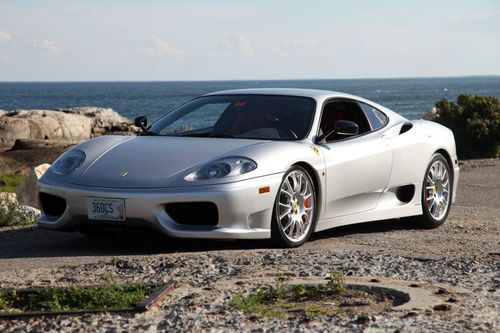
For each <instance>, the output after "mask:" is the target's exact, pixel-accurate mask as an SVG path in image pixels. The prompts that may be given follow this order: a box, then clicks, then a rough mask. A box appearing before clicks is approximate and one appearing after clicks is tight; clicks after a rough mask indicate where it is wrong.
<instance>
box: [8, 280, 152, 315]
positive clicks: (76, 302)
mask: <svg viewBox="0 0 500 333" xmlns="http://www.w3.org/2000/svg"><path fill="white" fill-rule="evenodd" d="M152 288H153V287H150V286H144V285H118V284H117V283H116V282H114V281H113V280H107V281H106V283H105V285H104V286H99V287H69V288H61V289H59V288H48V289H41V290H34V291H20V292H16V291H1V292H0V311H72V310H91V309H113V308H128V307H131V306H133V305H135V304H136V303H138V302H140V301H141V300H143V299H144V298H145V296H146V295H148V294H149V293H150V292H151V291H152Z"/></svg>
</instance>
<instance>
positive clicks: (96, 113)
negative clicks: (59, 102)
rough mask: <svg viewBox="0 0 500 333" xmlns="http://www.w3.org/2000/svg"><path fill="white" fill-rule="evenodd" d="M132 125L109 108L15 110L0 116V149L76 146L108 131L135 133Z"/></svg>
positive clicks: (136, 129)
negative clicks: (19, 143) (22, 143)
mask: <svg viewBox="0 0 500 333" xmlns="http://www.w3.org/2000/svg"><path fill="white" fill-rule="evenodd" d="M138 131H139V129H138V128H137V127H135V126H134V125H133V123H132V122H131V121H130V120H128V119H127V118H125V117H122V116H120V115H119V114H118V113H117V112H115V111H113V110H112V109H108V108H98V107H78V108H72V109H61V110H16V111H12V112H7V113H0V146H10V147H11V146H12V145H13V144H14V142H15V141H16V140H17V139H21V140H59V141H67V142H69V143H75V142H78V141H81V140H86V139H90V138H91V137H93V136H97V135H102V134H106V133H108V132H113V133H117V132H118V133H120V134H135V133H137V132H138Z"/></svg>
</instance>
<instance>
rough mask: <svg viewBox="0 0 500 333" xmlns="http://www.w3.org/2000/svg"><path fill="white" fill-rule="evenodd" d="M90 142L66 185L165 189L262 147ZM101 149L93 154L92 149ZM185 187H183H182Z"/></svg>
mask: <svg viewBox="0 0 500 333" xmlns="http://www.w3.org/2000/svg"><path fill="white" fill-rule="evenodd" d="M92 141H93V140H90V141H88V142H86V144H85V145H84V146H82V147H79V148H80V149H82V150H83V151H85V153H86V154H87V157H89V155H94V157H93V158H92V156H90V157H91V158H90V161H86V163H85V164H86V165H85V167H83V168H81V169H82V170H81V172H79V173H80V174H78V173H75V174H74V175H72V176H71V177H69V178H68V179H66V181H67V182H70V183H74V184H81V185H88V186H100V187H122V188H132V187H168V186H175V185H176V184H177V186H178V184H179V180H181V179H183V177H184V176H186V175H187V174H188V173H189V172H191V171H192V170H194V169H196V168H197V167H199V166H201V165H203V164H204V163H206V162H209V161H211V160H214V159H217V158H219V157H221V156H224V155H233V154H237V152H238V150H241V149H243V148H246V147H249V146H253V145H257V144H263V143H265V141H261V140H244V139H227V138H224V139H221V138H191V137H165V136H138V137H132V138H128V139H122V140H119V139H118V140H115V141H114V142H113V143H112V144H111V146H110V145H109V144H106V142H103V143H100V142H99V141H97V142H95V143H94V144H92ZM96 145H97V146H100V147H101V150H102V151H101V152H100V153H96V152H95V151H94V150H95V148H96V147H95V146H96ZM185 185H186V184H185Z"/></svg>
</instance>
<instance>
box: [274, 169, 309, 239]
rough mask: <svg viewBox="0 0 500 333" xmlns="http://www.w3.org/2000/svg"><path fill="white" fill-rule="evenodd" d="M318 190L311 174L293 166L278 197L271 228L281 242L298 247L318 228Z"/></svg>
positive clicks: (282, 184)
mask: <svg viewBox="0 0 500 333" xmlns="http://www.w3.org/2000/svg"><path fill="white" fill-rule="evenodd" d="M315 214H316V190H315V188H314V183H313V181H312V179H311V176H310V175H309V173H308V172H307V171H306V170H305V169H304V168H302V167H300V166H293V167H292V168H290V169H289V170H288V171H287V173H286V174H285V176H284V177H283V181H282V182H281V185H280V189H279V192H278V194H277V197H276V202H275V207H274V216H273V222H272V227H271V236H272V238H273V239H274V240H275V241H276V242H277V243H279V244H280V245H284V246H288V247H295V246H299V245H301V244H303V243H305V242H306V241H307V239H308V238H309V236H310V235H311V233H312V232H313V231H314V223H315Z"/></svg>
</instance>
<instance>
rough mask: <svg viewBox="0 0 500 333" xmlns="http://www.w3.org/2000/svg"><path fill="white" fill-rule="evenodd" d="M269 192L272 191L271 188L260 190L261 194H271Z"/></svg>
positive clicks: (266, 187)
mask: <svg viewBox="0 0 500 333" xmlns="http://www.w3.org/2000/svg"><path fill="white" fill-rule="evenodd" d="M269 191H271V189H270V188H269V186H265V187H261V188H259V194H264V193H269Z"/></svg>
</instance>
